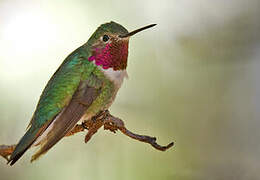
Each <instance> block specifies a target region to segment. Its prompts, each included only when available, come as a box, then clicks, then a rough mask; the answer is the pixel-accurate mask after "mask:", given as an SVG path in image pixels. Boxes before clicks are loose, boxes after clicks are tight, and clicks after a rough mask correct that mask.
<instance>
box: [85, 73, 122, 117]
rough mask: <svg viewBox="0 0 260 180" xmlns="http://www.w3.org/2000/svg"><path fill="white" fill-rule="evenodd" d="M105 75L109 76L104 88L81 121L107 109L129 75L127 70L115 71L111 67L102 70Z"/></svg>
mask: <svg viewBox="0 0 260 180" xmlns="http://www.w3.org/2000/svg"><path fill="white" fill-rule="evenodd" d="M102 71H103V73H104V75H105V76H106V77H107V80H106V82H105V85H104V88H103V90H102V92H101V94H100V95H99V96H98V97H97V99H96V100H95V101H94V102H93V103H92V105H91V106H90V107H89V108H88V110H87V111H86V113H85V114H84V116H83V117H82V118H81V119H80V121H81V122H82V121H84V120H88V119H91V117H93V116H95V115H96V114H97V113H99V112H100V111H103V110H107V109H108V108H109V107H110V106H111V105H112V103H113V102H114V100H115V97H116V94H117V92H118V90H119V88H120V87H121V85H122V83H123V81H124V78H126V77H127V72H126V70H122V71H113V70H112V69H111V68H110V69H107V70H102Z"/></svg>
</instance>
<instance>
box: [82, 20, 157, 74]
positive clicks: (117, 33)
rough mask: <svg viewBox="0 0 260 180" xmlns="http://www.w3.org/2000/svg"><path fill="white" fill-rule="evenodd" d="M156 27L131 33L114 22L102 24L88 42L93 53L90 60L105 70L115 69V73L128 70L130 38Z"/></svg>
mask: <svg viewBox="0 0 260 180" xmlns="http://www.w3.org/2000/svg"><path fill="white" fill-rule="evenodd" d="M155 25H156V24H151V25H149V26H145V27H143V28H140V29H137V30H135V31H132V32H130V33H129V32H128V31H127V29H125V28H124V27H123V26H122V25H120V24H117V23H115V22H113V21H111V22H110V23H106V24H102V25H101V26H100V27H98V29H97V30H96V31H95V32H94V34H93V35H92V36H91V37H90V39H89V40H88V42H87V45H89V47H90V51H91V55H90V56H89V58H88V60H89V61H93V62H94V63H95V64H96V65H97V66H101V67H102V68H103V69H108V68H113V70H114V71H117V70H124V69H126V67H127V57H128V43H129V38H130V37H131V36H132V35H134V34H136V33H138V32H140V31H142V30H145V29H147V28H150V27H153V26H155Z"/></svg>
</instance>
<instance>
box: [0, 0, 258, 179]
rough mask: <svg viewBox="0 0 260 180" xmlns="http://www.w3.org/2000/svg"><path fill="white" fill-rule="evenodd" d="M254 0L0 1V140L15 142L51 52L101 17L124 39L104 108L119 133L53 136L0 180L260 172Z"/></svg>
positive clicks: (74, 43) (62, 51)
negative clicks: (118, 83) (124, 74)
mask: <svg viewBox="0 0 260 180" xmlns="http://www.w3.org/2000/svg"><path fill="white" fill-rule="evenodd" d="M259 17H260V2H259V0H248V1H244V0H228V1H227V0H218V1H211V0H196V1H190V0H182V1H178V0H168V1H167V0H161V1H155V0H154V1H151V0H147V1H138V0H132V1H122V0H110V1H95V0H92V1H91V0H84V1H83V0H66V1H64V0H56V1H52V0H45V1H33V0H27V1H15V0H0V52H1V53H0V115H1V117H0V118H1V120H0V144H13V143H16V142H17V141H18V140H19V139H20V138H21V136H22V135H23V133H24V132H25V128H26V126H27V125H28V123H29V120H30V118H31V116H32V113H33V111H34V109H35V106H36V103H37V101H38V99H39V96H40V94H41V91H42V90H43V88H44V86H45V85H46V83H47V81H48V80H49V78H50V77H51V76H52V74H53V73H54V72H55V70H56V69H57V68H58V66H59V65H60V64H61V62H62V61H63V59H65V57H66V56H67V55H68V54H69V53H70V52H72V51H73V50H74V49H76V48H77V47H79V46H81V45H82V44H83V43H85V42H86V41H87V40H88V38H89V37H90V35H91V34H92V33H93V32H94V31H95V29H96V28H97V26H99V25H100V24H102V23H104V22H109V21H111V20H113V21H115V22H118V23H120V24H122V25H124V26H125V27H126V28H127V29H128V30H134V29H136V28H139V27H141V26H144V25H147V24H150V23H157V24H158V25H157V26H156V27H154V28H152V29H149V30H147V31H144V32H142V33H140V34H138V35H136V36H134V37H133V38H132V39H131V41H130V49H129V65H128V74H129V79H128V80H126V81H125V83H124V85H123V87H122V88H121V90H120V92H119V94H118V96H117V99H116V101H115V103H114V104H113V106H112V107H111V112H112V114H114V115H115V116H118V117H121V118H122V119H124V120H125V122H126V125H127V127H128V128H129V129H131V130H133V131H134V132H137V133H140V134H147V135H152V136H156V137H157V138H158V142H159V143H161V144H167V143H169V142H170V141H172V140H174V141H175V147H174V148H172V149H170V150H168V151H167V152H158V151H156V150H154V149H153V148H152V147H151V146H149V145H147V144H144V143H140V142H136V141H134V140H132V139H130V138H128V137H126V136H124V135H122V134H121V133H117V134H112V133H110V132H108V131H103V130H100V131H99V132H98V134H96V135H95V136H94V137H93V139H92V140H91V141H90V142H89V143H88V144H85V143H84V133H79V134H77V135H75V136H72V137H69V138H65V139H63V140H62V141H60V142H59V143H58V144H57V145H56V146H55V147H54V148H52V149H51V150H50V151H49V152H48V153H47V154H46V155H45V156H43V157H42V158H40V160H38V161H37V162H34V163H32V164H31V163H30V162H29V160H30V156H31V155H32V154H33V152H34V150H33V149H31V150H30V151H28V152H27V153H26V154H25V155H24V157H23V158H22V159H21V160H20V161H19V162H18V163H17V164H16V165H15V166H13V167H9V166H7V165H6V161H5V160H4V159H3V158H0V179H1V180H15V179H19V180H23V179H24V180H33V179H37V180H43V179H62V180H70V179H76V180H80V179H92V180H94V179H97V180H119V179H120V180H121V179H123V180H133V179H140V180H158V179H162V180H173V179H180V180H202V179H203V180H204V179H205V180H206V179H211V180H218V179H221V180H222V179H234V180H240V179H241V180H242V179H250V180H255V179H260V173H259V169H260V163H259V162H260V156H259V154H260V143H259V139H260V133H259V127H260V122H259V117H260V111H259V110H260V109H259V108H260V85H259V84H260V80H259V79H260V78H259V77H260V73H259V68H260V61H259V58H260V34H259V32H260V21H259Z"/></svg>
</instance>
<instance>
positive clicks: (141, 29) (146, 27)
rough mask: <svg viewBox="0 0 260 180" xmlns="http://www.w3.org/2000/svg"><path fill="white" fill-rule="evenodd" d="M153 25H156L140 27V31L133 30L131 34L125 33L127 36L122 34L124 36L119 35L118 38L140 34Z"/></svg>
mask: <svg viewBox="0 0 260 180" xmlns="http://www.w3.org/2000/svg"><path fill="white" fill-rule="evenodd" d="M155 25H156V24H150V25H148V26H145V27H142V28H140V29H137V30H134V31H132V32H130V33H127V34H124V35H119V37H120V38H126V37H130V36H133V35H134V34H136V33H138V32H140V31H143V30H145V29H148V28H151V27H153V26H155Z"/></svg>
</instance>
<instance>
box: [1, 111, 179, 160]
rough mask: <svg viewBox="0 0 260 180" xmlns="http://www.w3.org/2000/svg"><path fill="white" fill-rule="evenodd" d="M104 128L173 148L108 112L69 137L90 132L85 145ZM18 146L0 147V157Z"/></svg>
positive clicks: (80, 126) (104, 112)
mask: <svg viewBox="0 0 260 180" xmlns="http://www.w3.org/2000/svg"><path fill="white" fill-rule="evenodd" d="M102 126H104V130H110V131H111V132H113V133H116V131H117V130H120V131H121V132H122V133H123V134H125V135H126V136H128V137H130V138H132V139H136V140H138V141H141V142H145V143H148V144H150V145H152V146H153V147H154V148H155V149H157V150H160V151H166V150H167V149H169V148H170V147H172V146H173V144H174V143H173V142H171V143H170V144H168V145H167V146H161V145H159V144H157V143H156V138H155V137H150V136H145V135H138V134H135V133H133V132H131V131H129V130H128V129H127V128H126V127H125V125H124V122H123V121H122V120H121V119H119V118H117V117H114V116H112V115H111V114H110V113H109V111H108V110H106V111H103V112H100V113H99V114H98V115H97V116H95V117H93V118H92V119H90V120H87V121H84V122H83V123H82V124H77V125H76V126H75V127H74V128H73V129H72V130H71V131H70V132H69V133H68V134H67V135H66V137H68V136H72V135H74V134H76V133H78V132H82V131H84V130H85V129H87V130H88V132H87V134H86V136H85V143H87V142H88V141H89V140H90V139H91V137H92V136H93V135H94V134H95V133H97V131H98V130H99V129H100V128H101V127H102ZM15 146H16V145H9V146H8V145H0V156H2V157H3V158H5V159H6V160H8V157H9V156H10V155H11V154H12V152H13V150H14V148H15Z"/></svg>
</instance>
